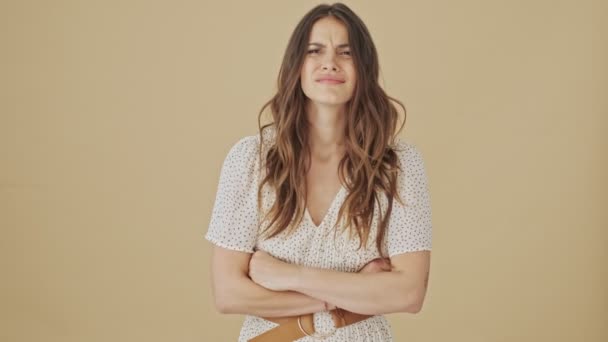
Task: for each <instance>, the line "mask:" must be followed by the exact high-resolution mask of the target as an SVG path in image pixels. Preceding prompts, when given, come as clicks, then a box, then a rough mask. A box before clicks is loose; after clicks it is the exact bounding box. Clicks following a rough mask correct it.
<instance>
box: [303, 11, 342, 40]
mask: <svg viewBox="0 0 608 342" xmlns="http://www.w3.org/2000/svg"><path fill="white" fill-rule="evenodd" d="M308 42H309V43H313V42H316V43H322V44H332V45H339V44H346V43H348V30H347V29H346V26H345V25H344V24H343V23H342V22H341V21H340V20H338V19H336V18H333V17H325V18H321V19H319V20H317V21H316V22H315V23H314V24H313V26H312V29H311V31H310V37H309V40H308Z"/></svg>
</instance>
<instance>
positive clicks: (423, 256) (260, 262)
mask: <svg viewBox="0 0 608 342" xmlns="http://www.w3.org/2000/svg"><path fill="white" fill-rule="evenodd" d="M390 260H391V264H392V266H393V268H392V271H391V272H378V273H351V272H340V271H334V270H329V269H322V268H315V267H305V266H299V265H292V264H288V263H285V262H283V261H281V260H278V259H276V258H274V257H273V256H271V255H270V254H268V253H266V252H263V251H256V252H255V253H254V255H253V256H252V258H251V261H250V277H251V278H252V280H253V281H254V282H256V283H258V284H260V285H262V286H264V287H267V288H268V289H271V290H276V291H285V290H291V291H297V292H300V293H303V294H306V295H308V296H311V297H314V298H317V299H320V300H323V301H326V302H328V303H331V304H334V305H335V306H337V307H339V308H342V309H345V310H348V311H352V312H355V313H359V314H365V315H378V314H387V313H394V312H409V313H417V312H419V311H420V310H421V309H422V304H423V302H424V297H425V295H426V289H427V285H428V277H429V268H430V251H427V250H422V251H415V252H407V253H402V254H397V255H394V256H393V257H391V258H390Z"/></svg>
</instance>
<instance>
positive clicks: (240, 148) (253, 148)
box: [228, 126, 275, 158]
mask: <svg viewBox="0 0 608 342" xmlns="http://www.w3.org/2000/svg"><path fill="white" fill-rule="evenodd" d="M274 139H275V129H274V126H268V127H266V128H264V129H263V130H262V134H261V135H260V134H259V133H258V134H253V135H246V136H243V137H241V138H239V139H238V140H237V141H236V142H235V143H233V144H232V146H231V147H230V151H229V152H228V156H230V157H233V158H243V157H250V156H251V155H252V154H253V153H257V152H259V150H260V148H262V147H263V148H264V149H267V148H268V147H269V146H271V145H272V144H273V143H274Z"/></svg>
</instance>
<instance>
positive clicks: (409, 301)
mask: <svg viewBox="0 0 608 342" xmlns="http://www.w3.org/2000/svg"><path fill="white" fill-rule="evenodd" d="M425 295H426V291H424V290H417V291H411V293H410V294H409V295H408V296H406V299H405V300H404V301H403V306H402V310H401V311H402V312H407V313H411V314H417V313H419V312H420V311H422V307H423V305H424V298H425Z"/></svg>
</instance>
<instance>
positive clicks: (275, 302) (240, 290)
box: [222, 277, 325, 317]
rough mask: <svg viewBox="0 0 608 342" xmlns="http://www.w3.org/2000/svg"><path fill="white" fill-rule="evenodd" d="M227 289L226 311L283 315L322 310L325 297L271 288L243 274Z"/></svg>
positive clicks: (229, 312)
mask: <svg viewBox="0 0 608 342" xmlns="http://www.w3.org/2000/svg"><path fill="white" fill-rule="evenodd" d="M235 283H236V285H235V286H234V287H233V288H232V289H231V290H230V291H228V293H227V295H225V296H224V297H226V298H225V299H224V301H223V303H224V305H223V309H222V312H223V313H228V314H248V315H254V316H259V317H284V316H296V315H304V314H308V313H312V312H318V311H322V310H324V308H325V303H324V301H322V300H319V299H316V298H313V297H310V296H308V295H305V294H302V293H299V292H295V291H272V290H268V289H266V288H265V287H262V286H260V285H258V284H256V283H255V282H253V281H252V280H251V279H250V278H248V277H244V278H243V279H241V280H240V281H238V282H235Z"/></svg>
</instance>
